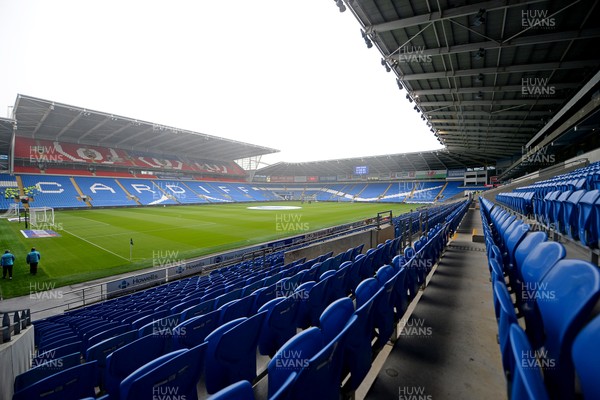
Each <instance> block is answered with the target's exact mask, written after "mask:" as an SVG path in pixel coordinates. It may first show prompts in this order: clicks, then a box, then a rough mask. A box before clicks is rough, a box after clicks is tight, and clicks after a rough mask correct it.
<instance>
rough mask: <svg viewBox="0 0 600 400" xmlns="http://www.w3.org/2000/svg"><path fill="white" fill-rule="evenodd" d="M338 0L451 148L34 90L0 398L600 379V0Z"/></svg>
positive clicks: (256, 395)
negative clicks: (322, 154) (279, 139)
mask: <svg viewBox="0 0 600 400" xmlns="http://www.w3.org/2000/svg"><path fill="white" fill-rule="evenodd" d="M329 3H331V4H330V5H329V6H330V8H331V9H333V10H334V11H335V10H337V11H339V12H340V14H341V15H340V17H341V16H344V17H348V15H347V14H350V15H351V17H352V22H353V24H354V26H355V28H356V29H355V30H356V36H355V37H353V38H343V40H344V41H345V40H349V41H353V42H356V41H358V42H364V47H365V48H366V49H365V51H366V50H368V51H369V52H377V57H378V58H380V59H381V62H380V63H381V69H382V70H383V73H384V74H388V75H393V77H394V79H395V85H394V86H396V87H395V88H394V90H396V91H397V93H398V96H399V97H400V98H401V99H402V102H403V103H407V104H409V105H410V108H411V109H412V110H411V111H412V112H413V113H414V114H417V115H418V118H419V119H420V120H421V121H420V122H422V125H424V126H426V127H427V130H428V132H429V134H430V135H431V136H433V137H434V138H435V139H436V140H437V142H438V143H439V144H440V146H441V147H440V148H438V149H435V150H429V151H416V152H412V151H411V152H400V153H398V152H393V153H389V154H388V153H386V154H383V155H364V156H361V157H345V158H328V159H322V160H317V161H314V160H310V158H309V155H307V156H306V159H305V161H299V162H297V161H285V160H284V161H277V162H274V163H266V162H264V160H265V159H268V158H269V157H272V156H273V155H276V154H277V153H279V152H280V149H278V148H275V147H269V146H264V145H258V144H254V143H253V140H252V139H251V138H250V139H248V140H244V141H240V140H233V139H230V138H226V137H221V136H219V135H212V134H207V133H203V132H199V131H195V130H189V129H186V128H182V127H176V126H172V124H167V123H164V122H162V121H161V120H160V118H157V119H156V120H153V121H149V120H145V119H140V118H138V117H136V116H135V115H131V116H126V115H120V113H116V112H113V110H110V109H106V110H96V109H95V108H94V107H90V105H88V104H80V105H74V104H68V103H65V102H61V101H58V100H57V99H52V98H42V97H44V96H42V97H37V96H33V95H30V94H21V93H19V94H17V96H16V99H15V100H14V105H13V106H10V113H9V115H8V117H7V118H0V210H1V211H0V212H1V215H0V217H1V218H0V237H1V238H2V240H1V242H2V245H3V246H4V248H3V249H2V251H3V253H4V255H3V256H2V269H3V279H2V280H1V281H0V315H1V316H2V325H1V329H2V334H1V335H0V337H1V338H2V339H1V341H0V354H1V356H0V368H1V370H2V374H0V399H15V400H20V399H37V398H40V399H41V398H44V399H46V400H52V399H110V400H113V399H123V400H124V399H131V400H133V399H167V400H190V399H205V398H208V399H212V400H218V399H300V398H303V399H306V398H315V399H335V400H339V399H388V398H390V399H392V398H393V399H395V398H398V399H429V400H430V399H433V398H435V399H438V398H439V399H456V398H461V399H463V398H464V399H471V398H473V399H475V398H485V399H503V398H509V399H521V398H522V399H550V398H552V399H596V398H600V387H599V385H598V382H600V379H599V378H600V372H599V371H600V370H599V369H598V368H597V360H598V357H599V356H600V345H599V343H600V342H599V341H598V338H599V337H600V315H598V312H599V311H600V270H599V269H598V266H599V265H600V264H599V255H600V250H599V247H600V135H599V134H598V132H599V122H600V59H599V58H598V56H597V55H596V53H595V52H594V51H593V50H594V49H595V48H597V46H598V44H600V40H599V38H600V28H598V24H597V22H596V21H598V19H599V18H600V5H599V4H598V2H597V1H592V0H578V1H566V0H519V1H496V0H483V1H458V2H448V1H438V2H430V1H409V0H356V1H354V0H352V1H350V0H347V1H346V0H335V1H330V2H329ZM337 11H336V14H337ZM340 40H342V39H340ZM354 79H355V80H357V81H359V80H367V79H369V77H367V76H356V77H355V78H354ZM274 84H275V83H274ZM224 90H225V89H224ZM117 100H118V99H116V98H115V102H117ZM177 100H178V101H176V102H175V103H176V106H181V107H183V105H182V104H181V103H183V101H180V99H177ZM405 105H406V104H405ZM382 109H383V108H382ZM388 117H389V118H391V117H394V116H386V118H388ZM290 129H291V128H290ZM367 136H368V137H367ZM381 137H383V136H381ZM299 139H300V138H297V137H291V138H290V141H295V140H299ZM338 139H339V140H340V141H341V140H343V139H344V140H346V138H343V137H342V136H340V137H339V138H338ZM355 139H356V138H353V139H352V140H355ZM360 139H362V140H364V141H372V142H376V141H378V139H379V136H378V133H377V132H371V133H369V134H368V135H365V137H363V138H360ZM404 140H407V141H409V140H411V138H410V134H409V135H408V136H407V137H406V138H405V139H404ZM355 143H356V146H357V147H359V146H361V143H360V141H359V140H356V141H355ZM380 147H383V148H384V149H388V148H393V147H392V146H391V145H390V144H389V143H381V145H380ZM34 249H37V250H38V251H39V252H40V253H41V259H40V260H39V267H38V266H37V263H35V265H33V264H31V266H30V265H28V264H30V261H29V258H28V260H27V263H26V262H25V257H26V256H28V254H31V253H30V251H31V252H32V253H33V251H34ZM5 250H6V251H5ZM28 257H29V256H28ZM13 262H14V266H13ZM36 268H37V269H36Z"/></svg>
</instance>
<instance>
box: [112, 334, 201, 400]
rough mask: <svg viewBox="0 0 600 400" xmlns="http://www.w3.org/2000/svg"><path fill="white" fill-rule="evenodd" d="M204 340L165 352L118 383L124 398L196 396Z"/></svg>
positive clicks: (192, 398) (191, 397)
mask: <svg viewBox="0 0 600 400" xmlns="http://www.w3.org/2000/svg"><path fill="white" fill-rule="evenodd" d="M206 347H207V345H206V343H203V344H201V345H199V346H196V347H194V348H191V349H189V350H185V349H181V350H176V351H174V352H171V353H168V354H165V355H163V356H161V357H159V358H157V359H155V360H153V361H151V362H149V363H148V364H146V365H144V366H142V367H140V368H139V369H137V370H136V371H134V372H133V373H132V374H131V375H129V376H127V377H126V378H125V379H124V380H123V382H121V385H120V397H121V399H123V400H137V399H150V398H161V396H168V397H169V398H179V399H189V400H197V399H198V395H197V391H196V385H197V383H198V381H199V380H200V374H201V371H202V367H201V366H202V364H203V363H202V359H203V358H204V353H205V351H206Z"/></svg>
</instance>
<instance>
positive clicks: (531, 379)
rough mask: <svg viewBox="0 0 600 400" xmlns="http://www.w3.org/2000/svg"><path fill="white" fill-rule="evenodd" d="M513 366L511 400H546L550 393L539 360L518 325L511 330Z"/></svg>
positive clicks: (511, 327) (513, 325)
mask: <svg viewBox="0 0 600 400" xmlns="http://www.w3.org/2000/svg"><path fill="white" fill-rule="evenodd" d="M509 340H510V348H511V357H512V359H513V360H512V364H513V365H514V366H515V368H514V374H513V378H512V385H511V393H510V399H511V400H546V399H548V393H547V391H546V388H545V386H544V381H543V378H542V374H541V371H540V364H539V360H537V358H536V357H535V353H534V351H533V349H532V348H531V345H530V344H529V342H528V340H527V336H526V335H525V332H523V329H521V327H520V326H519V325H518V324H512V325H511V326H510V330H509Z"/></svg>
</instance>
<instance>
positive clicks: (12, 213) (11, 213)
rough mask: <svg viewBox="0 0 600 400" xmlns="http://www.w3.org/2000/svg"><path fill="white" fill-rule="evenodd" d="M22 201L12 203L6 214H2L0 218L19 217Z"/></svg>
mask: <svg viewBox="0 0 600 400" xmlns="http://www.w3.org/2000/svg"><path fill="white" fill-rule="evenodd" d="M20 205H21V204H20V203H11V204H10V205H9V206H8V209H7V210H6V212H5V213H4V214H0V218H18V217H19V206H20Z"/></svg>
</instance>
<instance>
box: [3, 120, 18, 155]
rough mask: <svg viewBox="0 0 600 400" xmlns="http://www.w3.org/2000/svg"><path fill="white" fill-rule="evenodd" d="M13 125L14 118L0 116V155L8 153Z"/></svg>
mask: <svg viewBox="0 0 600 400" xmlns="http://www.w3.org/2000/svg"><path fill="white" fill-rule="evenodd" d="M14 126H15V121H14V120H12V119H7V118H0V155H8V154H9V153H10V142H11V138H12V134H13V128H14Z"/></svg>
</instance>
